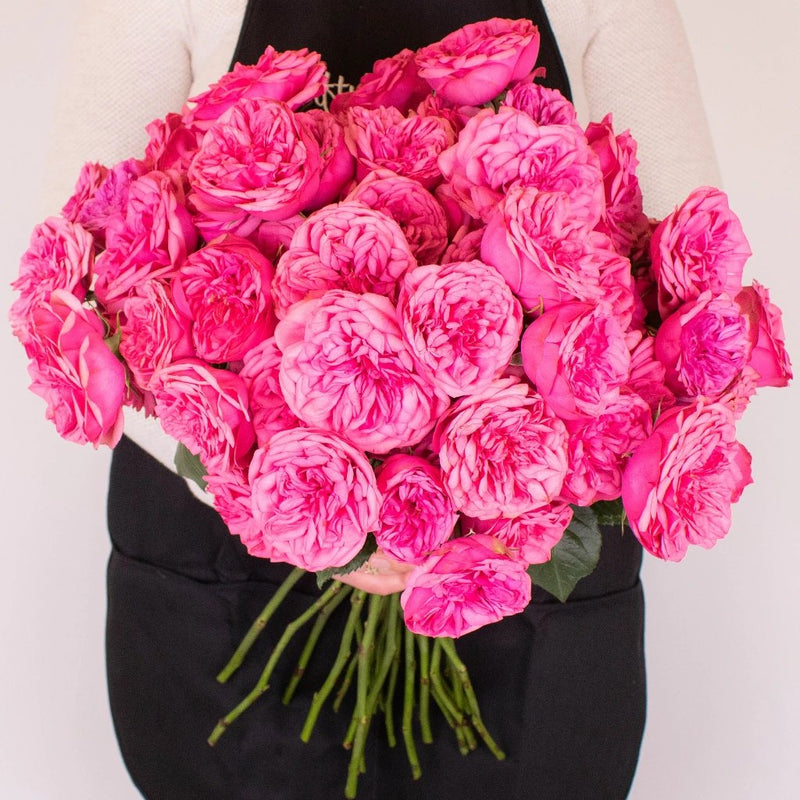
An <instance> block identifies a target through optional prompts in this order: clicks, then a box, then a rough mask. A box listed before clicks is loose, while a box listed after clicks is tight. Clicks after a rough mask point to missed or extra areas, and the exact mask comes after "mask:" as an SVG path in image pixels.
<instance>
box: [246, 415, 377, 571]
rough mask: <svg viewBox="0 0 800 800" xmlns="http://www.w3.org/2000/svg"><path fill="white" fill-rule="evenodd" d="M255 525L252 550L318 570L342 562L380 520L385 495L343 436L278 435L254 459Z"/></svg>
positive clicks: (294, 431) (290, 432)
mask: <svg viewBox="0 0 800 800" xmlns="http://www.w3.org/2000/svg"><path fill="white" fill-rule="evenodd" d="M249 478H250V487H251V492H252V507H253V515H254V517H255V521H256V528H255V531H254V533H253V535H252V536H251V537H248V540H247V541H245V545H246V546H247V549H248V552H250V553H251V554H252V555H256V556H266V557H267V558H271V559H272V560H274V561H287V562H289V563H290V564H294V565H295V566H298V567H302V568H303V569H307V570H311V571H317V570H321V569H326V568H328V567H336V566H342V565H343V564H346V563H347V562H348V561H351V560H352V559H353V558H354V557H355V556H356V554H357V553H358V552H359V550H361V548H362V547H363V546H364V543H365V541H366V538H367V534H368V533H369V532H370V531H373V530H375V528H376V526H377V524H378V508H379V505H380V496H379V494H378V489H377V486H376V484H375V475H374V473H373V471H372V467H371V466H370V464H369V461H367V459H366V458H365V456H364V454H363V453H360V452H359V451H358V450H356V449H355V448H354V447H352V446H351V445H349V444H348V443H347V442H345V441H344V440H343V439H341V438H339V437H338V436H335V435H332V434H329V433H323V432H322V431H315V430H308V429H306V428H294V429H292V430H288V431H282V432H280V433H276V434H275V435H274V436H273V437H272V438H271V439H270V441H269V444H268V445H267V446H266V447H264V448H260V449H258V450H256V452H255V455H254V456H253V460H252V463H251V464H250V474H249Z"/></svg>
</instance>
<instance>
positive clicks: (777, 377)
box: [736, 281, 793, 386]
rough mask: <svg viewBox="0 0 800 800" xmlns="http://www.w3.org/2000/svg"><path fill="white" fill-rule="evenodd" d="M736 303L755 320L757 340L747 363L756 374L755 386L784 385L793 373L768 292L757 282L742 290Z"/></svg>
mask: <svg viewBox="0 0 800 800" xmlns="http://www.w3.org/2000/svg"><path fill="white" fill-rule="evenodd" d="M736 302H737V303H738V304H739V305H740V306H741V307H742V308H743V309H745V311H746V313H747V314H748V315H749V316H750V317H751V319H753V318H755V319H757V320H758V339H757V341H756V343H755V347H754V348H753V352H752V354H751V355H750V361H749V362H748V363H749V365H750V366H751V367H752V368H753V369H755V371H756V372H757V373H758V385H759V386H786V385H787V384H788V383H789V381H790V380H791V379H792V377H793V375H792V364H791V362H790V360H789V353H788V352H787V351H786V336H785V334H784V332H783V320H782V319H781V316H782V315H781V310H780V309H779V308H778V306H776V305H775V304H774V303H772V302H771V301H770V299H769V291H768V290H767V288H766V287H765V286H762V285H761V284H760V283H758V281H753V285H752V286H746V287H745V288H744V289H742V291H741V292H739V294H738V295H737V296H736Z"/></svg>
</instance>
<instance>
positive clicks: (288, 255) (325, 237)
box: [272, 201, 416, 317]
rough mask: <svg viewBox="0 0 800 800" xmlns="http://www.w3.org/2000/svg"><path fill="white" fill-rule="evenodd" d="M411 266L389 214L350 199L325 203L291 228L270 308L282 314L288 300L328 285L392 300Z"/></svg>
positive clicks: (410, 257)
mask: <svg viewBox="0 0 800 800" xmlns="http://www.w3.org/2000/svg"><path fill="white" fill-rule="evenodd" d="M414 266H416V261H415V259H414V256H413V255H412V253H411V249H410V248H409V246H408V242H407V241H406V238H405V236H403V231H402V230H401V229H400V226H399V225H398V224H397V223H396V222H395V221H394V220H393V219H391V218H390V217H389V216H387V215H386V214H384V213H382V212H380V211H373V210H372V209H371V208H368V207H367V206H365V205H363V204H362V203H356V202H351V201H348V202H344V203H339V204H338V205H334V206H326V207H325V208H321V209H320V210H319V211H317V212H315V213H314V214H312V215H311V216H310V217H309V218H308V219H307V220H306V221H305V222H304V223H303V224H302V225H301V226H300V227H299V228H298V229H297V231H295V234H294V236H292V241H291V244H290V245H289V249H288V250H287V251H286V252H285V253H284V254H283V256H282V257H281V259H280V261H278V265H277V268H276V270H275V281H274V283H273V286H272V296H273V299H274V301H275V311H276V313H277V315H278V316H279V317H283V316H285V315H286V313H287V312H288V310H289V308H290V307H291V306H292V305H294V303H297V302H298V301H300V300H303V299H304V298H306V297H309V296H312V297H313V296H318V295H320V294H322V293H323V292H325V291H327V290H328V289H346V290H348V291H351V292H358V293H361V292H375V293H376V294H381V295H385V296H386V297H389V298H390V299H391V300H395V299H396V298H397V291H398V282H399V281H400V279H401V278H402V277H403V275H404V273H405V272H406V270H408V269H411V268H412V267H414Z"/></svg>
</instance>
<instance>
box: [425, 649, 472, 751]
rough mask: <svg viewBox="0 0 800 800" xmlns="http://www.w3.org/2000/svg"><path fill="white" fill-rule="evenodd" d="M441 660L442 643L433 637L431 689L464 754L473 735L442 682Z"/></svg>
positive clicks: (469, 748) (468, 749)
mask: <svg viewBox="0 0 800 800" xmlns="http://www.w3.org/2000/svg"><path fill="white" fill-rule="evenodd" d="M441 660H442V645H441V639H435V640H434V642H433V655H432V657H431V690H432V691H433V696H434V698H435V699H436V702H437V703H438V704H439V708H441V709H442V710H443V711H445V709H446V711H445V716H446V717H447V718H448V722H449V723H450V726H451V727H452V728H453V730H454V731H455V734H456V739H457V740H458V749H459V750H460V751H461V753H462V755H466V754H467V753H468V752H469V751H470V750H471V749H474V747H470V745H471V744H472V743H473V742H474V739H475V737H474V736H470V734H471V733H472V731H470V730H469V729H468V728H467V726H466V724H465V723H466V720H465V719H464V715H463V714H462V713H461V711H460V710H459V709H458V708H456V706H455V704H454V702H453V698H452V697H451V696H450V694H449V693H448V691H447V689H446V688H445V685H444V683H443V682H442V678H441V674H440V666H441Z"/></svg>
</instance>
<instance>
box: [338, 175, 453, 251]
mask: <svg viewBox="0 0 800 800" xmlns="http://www.w3.org/2000/svg"><path fill="white" fill-rule="evenodd" d="M347 199H348V200H354V201H356V202H359V203H363V204H364V205H365V206H369V207H370V208H373V209H375V210H376V211H382V212H383V213H384V214H386V215H388V216H390V217H391V218H392V219H393V220H394V221H395V222H396V223H397V224H398V225H399V226H400V230H401V231H402V232H403V235H404V236H405V238H406V241H407V242H408V246H409V247H410V248H411V252H412V253H413V255H414V257H415V258H416V260H417V262H418V263H420V264H435V263H436V262H437V261H438V260H439V258H440V257H441V255H442V253H443V252H444V249H445V247H447V219H446V217H445V213H444V209H443V208H442V206H441V205H440V204H439V202H438V201H437V200H436V198H435V197H434V196H433V195H432V194H431V193H430V192H429V191H428V190H427V189H425V187H424V186H422V184H421V183H419V182H418V181H415V180H413V179H412V178H403V177H401V176H399V175H395V174H394V173H393V172H389V171H388V170H375V171H374V172H370V173H369V174H368V175H367V176H366V177H365V178H364V179H363V180H362V181H361V183H359V184H358V185H357V186H356V187H355V188H354V189H353V190H352V191H351V192H350V194H349V195H348V196H347Z"/></svg>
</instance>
